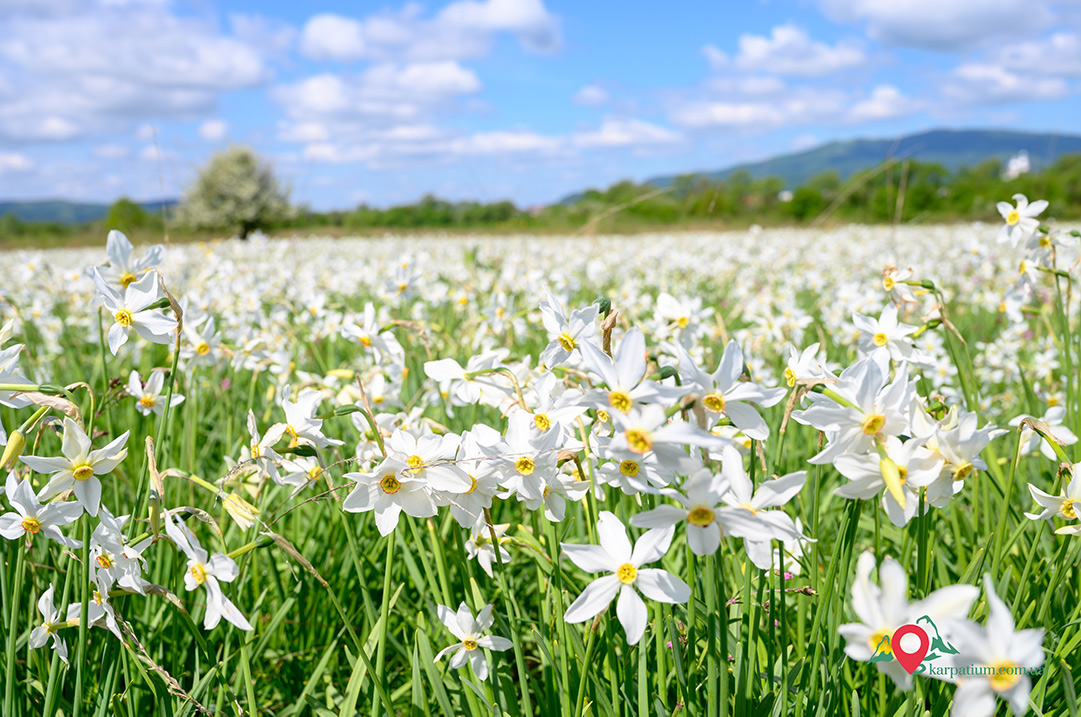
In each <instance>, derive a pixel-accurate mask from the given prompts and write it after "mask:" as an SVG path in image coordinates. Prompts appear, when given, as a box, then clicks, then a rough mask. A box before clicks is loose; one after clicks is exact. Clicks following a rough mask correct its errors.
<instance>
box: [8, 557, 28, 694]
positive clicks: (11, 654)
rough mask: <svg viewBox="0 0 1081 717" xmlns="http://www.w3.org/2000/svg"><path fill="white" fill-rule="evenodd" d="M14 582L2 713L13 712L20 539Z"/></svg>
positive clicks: (22, 562) (21, 566) (21, 562)
mask: <svg viewBox="0 0 1081 717" xmlns="http://www.w3.org/2000/svg"><path fill="white" fill-rule="evenodd" d="M15 551H16V557H15V584H14V585H13V586H12V590H11V592H10V593H9V594H8V596H7V597H8V634H7V645H6V649H5V653H6V658H7V674H6V675H5V678H6V679H5V681H4V714H5V715H14V714H15V637H16V635H17V633H18V625H19V620H18V616H19V600H18V598H19V595H20V593H21V592H22V583H23V571H24V569H25V564H26V563H25V560H26V548H25V546H23V544H22V541H21V540H20V541H17V542H16V543H15Z"/></svg>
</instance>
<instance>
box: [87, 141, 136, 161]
mask: <svg viewBox="0 0 1081 717" xmlns="http://www.w3.org/2000/svg"><path fill="white" fill-rule="evenodd" d="M129 154H131V151H130V150H129V149H128V148H127V147H125V146H123V145H120V144H101V145H98V146H97V147H94V156H95V157H101V158H102V159H123V158H124V157H127V156H128V155H129Z"/></svg>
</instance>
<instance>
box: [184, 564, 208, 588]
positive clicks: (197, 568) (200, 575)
mask: <svg viewBox="0 0 1081 717" xmlns="http://www.w3.org/2000/svg"><path fill="white" fill-rule="evenodd" d="M188 572H189V573H191V576H192V577H193V578H194V579H195V584H196V585H202V584H203V583H205V582H206V568H204V567H203V566H202V565H200V564H198V563H196V564H195V565H192V566H191V569H190V570H188Z"/></svg>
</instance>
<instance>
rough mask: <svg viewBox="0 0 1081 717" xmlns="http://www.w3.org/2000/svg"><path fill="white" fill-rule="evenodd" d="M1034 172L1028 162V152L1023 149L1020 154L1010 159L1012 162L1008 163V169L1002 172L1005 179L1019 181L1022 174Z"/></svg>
mask: <svg viewBox="0 0 1081 717" xmlns="http://www.w3.org/2000/svg"><path fill="white" fill-rule="evenodd" d="M1030 171H1032V165H1031V164H1030V163H1029V161H1028V151H1027V150H1024V149H1022V150H1021V151H1020V152H1018V153H1017V154H1015V155H1014V156H1012V157H1010V161H1008V162H1006V168H1005V169H1004V170H1002V178H1003V179H1007V180H1009V179H1017V178H1018V177H1020V176H1021V175H1022V174H1028V173H1029V172H1030Z"/></svg>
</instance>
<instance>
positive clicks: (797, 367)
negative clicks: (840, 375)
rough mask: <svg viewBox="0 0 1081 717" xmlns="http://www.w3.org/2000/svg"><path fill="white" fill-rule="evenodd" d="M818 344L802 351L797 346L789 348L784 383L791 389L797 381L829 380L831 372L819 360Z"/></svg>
mask: <svg viewBox="0 0 1081 717" xmlns="http://www.w3.org/2000/svg"><path fill="white" fill-rule="evenodd" d="M820 345H821V344H819V343H818V342H815V343H813V344H811V345H810V346H808V347H807V348H805V349H803V351H800V350H799V349H797V348H796V347H795V346H789V347H788V361H787V363H786V364H785V369H784V382H785V383H786V384H788V386H789V388H791V387H792V386H795V385H796V381H803V380H807V379H816V378H828V377H829V372H828V371H826V369H825V367H824V366H823V365H822V361H821V359H819V358H818V349H819V346H820Z"/></svg>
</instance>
